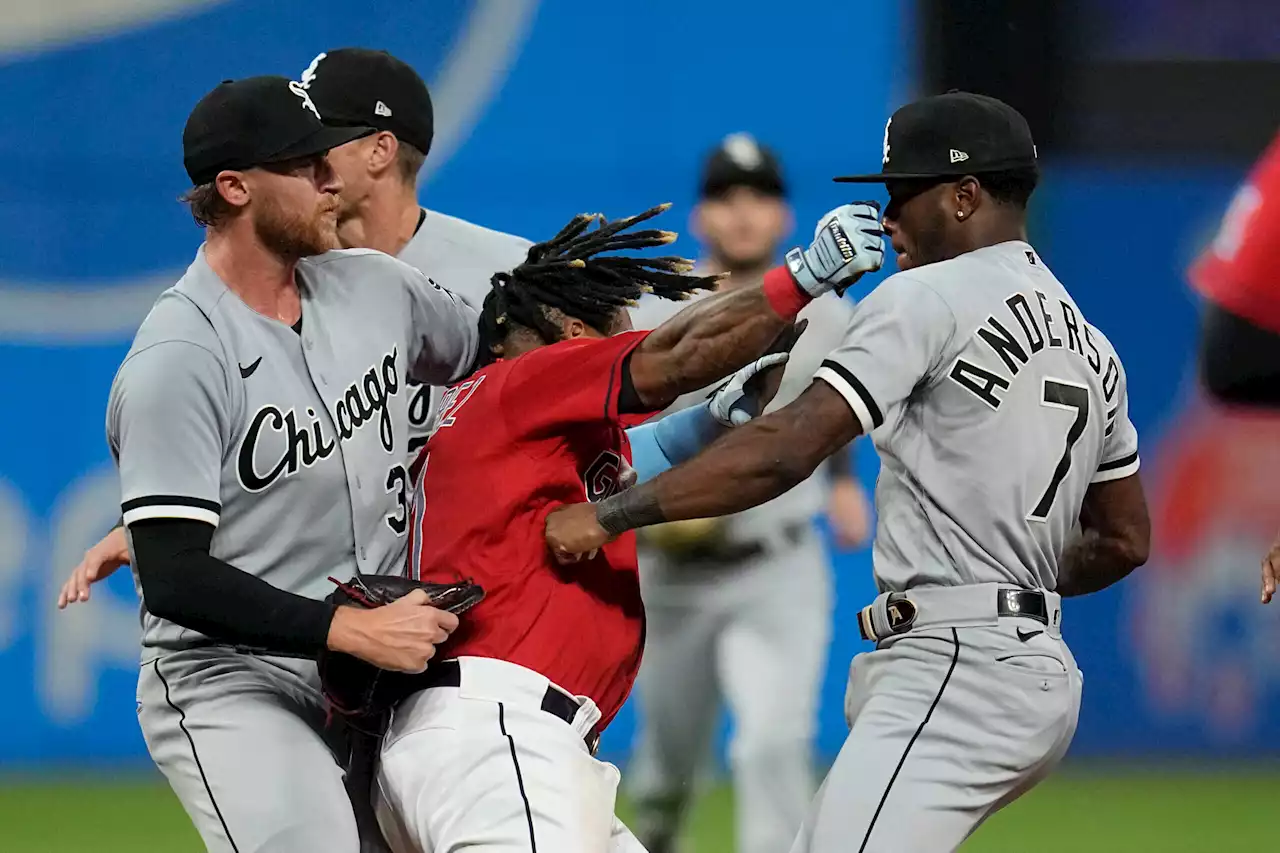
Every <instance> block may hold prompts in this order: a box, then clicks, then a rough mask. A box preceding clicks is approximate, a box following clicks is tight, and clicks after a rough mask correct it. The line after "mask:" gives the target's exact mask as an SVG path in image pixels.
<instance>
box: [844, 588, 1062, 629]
mask: <svg viewBox="0 0 1280 853" xmlns="http://www.w3.org/2000/svg"><path fill="white" fill-rule="evenodd" d="M872 609H873V608H872V607H870V606H868V607H865V608H863V610H862V611H861V612H860V613H859V616H858V632H859V633H860V634H861V635H862V639H864V640H868V641H872V640H875V639H876V637H874V636H873V635H872V633H870V632H869V631H868V627H867V624H866V621H865V620H866V619H868V618H871V617H870V611H871V610H872ZM883 615H884V617H885V621H887V623H888V626H887V627H888V633H886V634H884V636H888V635H889V634H905V633H906V632H907V631H910V630H911V629H912V627H914V626H915V622H916V604H915V602H914V601H912V600H911V594H910V593H909V592H895V593H893V594H892V595H890V596H889V598H888V601H887V602H886V604H885V613H884V614H883ZM996 616H1013V617H1020V618H1023V619H1034V620H1036V621H1037V622H1041V623H1043V624H1044V625H1046V626H1048V625H1049V604H1048V602H1047V601H1045V598H1044V593H1043V592H1041V591H1040V590H1038V589H1012V588H1009V589H1001V590H998V591H997V592H996ZM878 630H879V629H878ZM884 636H882V637H880V639H884Z"/></svg>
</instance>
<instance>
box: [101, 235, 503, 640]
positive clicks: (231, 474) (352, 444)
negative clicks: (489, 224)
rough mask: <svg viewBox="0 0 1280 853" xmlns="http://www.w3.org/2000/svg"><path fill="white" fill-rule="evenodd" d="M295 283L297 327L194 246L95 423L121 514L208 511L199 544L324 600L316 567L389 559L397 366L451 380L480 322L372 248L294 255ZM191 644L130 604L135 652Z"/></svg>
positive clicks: (400, 396) (399, 521)
mask: <svg viewBox="0 0 1280 853" xmlns="http://www.w3.org/2000/svg"><path fill="white" fill-rule="evenodd" d="M297 279H298V282H299V290H300V291H301V296H302V325H301V330H300V332H299V331H295V330H294V329H292V328H290V327H288V326H286V325H284V324H283V323H280V322H277V321H275V320H272V319H270V318H268V317H265V316H263V315H261V314H259V313H257V312H256V311H254V310H252V309H251V308H249V307H248V306H247V305H245V303H244V302H242V301H241V300H240V299H239V297H237V296H236V294H235V293H233V292H232V291H230V290H229V289H228V288H227V287H226V285H225V284H223V283H222V281H221V280H220V279H219V278H218V276H217V275H216V274H215V273H214V272H213V270H212V269H210V267H209V265H208V263H207V262H206V261H205V256H204V249H203V247H201V249H200V251H199V252H198V253H197V255H196V258H195V261H194V262H193V263H192V264H191V266H190V267H189V268H188V269H187V272H186V274H185V275H183V277H182V279H181V280H180V281H178V283H177V284H176V285H175V286H173V287H172V288H170V289H169V290H167V291H165V292H164V293H163V294H162V295H161V296H160V298H159V299H158V300H157V302H156V304H155V306H154V307H153V308H152V310H151V312H150V313H149V314H148V315H147V318H146V319H145V320H144V321H143V323H142V326H141V328H139V330H138V333H137V336H136V338H135V339H134V342H133V346H132V347H131V348H130V350H129V353H128V355H127V356H126V357H125V360H124V362H123V364H122V365H121V367H120V369H119V371H118V372H117V374H116V377H115V380H114V382H113V383H112V386H111V394H110V398H109V401H108V407H107V436H108V441H109V443H110V446H111V450H112V453H113V454H114V455H115V457H116V461H117V464H118V465H119V469H120V482H121V492H122V508H123V510H124V521H125V524H126V526H128V525H130V524H133V523H134V522H137V521H139V520H142V519H148V518H190V519H198V520H200V521H206V522H208V523H210V524H213V525H216V526H217V529H216V531H215V533H214V536H213V543H212V547H211V553H212V554H213V556H215V557H217V558H219V559H222V560H225V561H227V562H228V563H230V564H232V565H233V566H236V567H237V568H239V569H242V570H244V571H246V572H249V573H251V574H254V575H257V576H258V577H260V578H262V579H263V580H265V581H267V582H269V583H271V584H272V585H274V586H276V587H279V588H281V589H285V590H289V591H291V592H295V593H298V594H300V595H305V596H310V597H313V598H320V597H323V596H324V595H326V594H327V593H328V592H329V591H330V589H331V588H332V586H331V584H330V583H329V582H328V581H327V580H326V578H327V576H328V575H334V576H335V577H348V576H350V575H351V574H352V573H353V572H354V571H355V570H356V569H357V568H359V570H360V571H362V572H366V573H371V574H375V573H387V572H392V571H400V570H401V569H402V567H403V564H404V549H405V541H406V540H405V530H406V524H407V522H408V489H409V483H408V474H407V472H406V468H405V460H406V446H407V444H408V394H407V392H406V389H405V387H404V384H405V376H406V374H407V373H409V374H412V375H413V376H414V377H415V378H417V379H419V380H421V381H422V382H426V383H430V384H437V385H443V384H446V383H448V382H451V381H453V380H455V379H457V378H459V377H460V376H461V375H462V374H463V373H465V372H466V371H467V370H468V369H469V367H470V365H471V364H472V362H473V361H474V358H475V355H476V351H477V344H478V341H477V338H478V331H477V323H476V314H475V312H474V311H473V310H472V309H471V308H470V307H468V306H467V305H465V304H464V303H463V302H462V301H461V300H460V299H458V298H457V297H455V296H453V295H452V294H451V293H449V292H448V291H446V290H444V289H442V288H441V287H440V286H439V285H437V284H435V282H433V281H432V280H431V279H429V278H427V277H426V276H425V275H423V274H422V273H421V272H419V271H418V270H416V269H414V268H413V267H411V266H409V265H407V264H405V263H402V262H400V261H398V260H396V259H395V258H392V257H389V256H388V255H384V254H382V253H381V252H374V251H370V250H364V249H353V250H344V251H334V252H329V253H326V254H323V255H319V256H317V257H314V258H308V259H305V260H303V261H301V262H299V264H298V266H297ZM199 639H200V637H199V635H198V634H196V633H195V632H193V631H190V630H188V629H184V628H181V627H179V626H177V625H174V624H172V623H169V622H167V621H165V620H162V619H157V618H155V617H153V616H151V615H150V614H148V613H146V612H145V606H144V612H143V645H144V647H147V648H154V647H161V648H181V647H183V646H186V645H189V644H191V643H193V642H198V641H199Z"/></svg>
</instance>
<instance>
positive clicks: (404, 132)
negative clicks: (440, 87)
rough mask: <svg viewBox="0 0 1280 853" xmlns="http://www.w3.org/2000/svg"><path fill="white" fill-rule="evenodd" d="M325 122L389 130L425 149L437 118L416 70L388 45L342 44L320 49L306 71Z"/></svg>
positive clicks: (305, 77) (305, 79)
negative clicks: (371, 47)
mask: <svg viewBox="0 0 1280 853" xmlns="http://www.w3.org/2000/svg"><path fill="white" fill-rule="evenodd" d="M301 83H302V85H303V87H304V88H305V89H306V90H307V92H309V93H310V95H311V98H312V99H313V100H314V101H315V104H316V106H317V107H318V108H319V109H320V116H321V118H323V119H324V121H325V123H326V124H331V125H334V126H337V127H346V126H354V127H360V126H364V127H373V128H377V129H378V130H388V131H390V132H392V133H394V134H395V135H396V137H397V138H398V139H402V140H404V141H405V142H407V143H409V144H410V145H412V146H413V147H414V148H416V149H418V150H419V151H421V152H422V153H423V154H426V153H427V152H428V151H430V150H431V139H432V137H433V135H434V133H435V118H434V112H433V111H432V108H431V93H430V92H428V91H427V84H426V83H424V82H423V80H422V77H420V76H419V75H418V72H417V71H414V70H413V68H412V67H411V66H410V65H409V64H408V63H405V62H402V61H400V60H399V59H396V58H395V57H394V56H392V55H391V54H389V53H387V52H386V51H385V50H368V49H366V48H362V47H343V48H339V49H338V50H330V51H326V52H325V53H322V54H320V55H319V56H317V57H316V58H315V59H313V60H311V64H310V65H308V66H307V69H306V70H305V71H303V72H302V79H301Z"/></svg>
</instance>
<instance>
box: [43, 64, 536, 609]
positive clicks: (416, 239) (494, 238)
mask: <svg viewBox="0 0 1280 853" xmlns="http://www.w3.org/2000/svg"><path fill="white" fill-rule="evenodd" d="M296 85H297V86H298V87H299V88H300V89H302V90H303V91H305V92H306V93H307V94H308V95H309V96H310V98H311V100H312V103H314V104H315V105H316V107H317V109H318V110H319V111H320V114H321V116H322V117H323V119H324V121H325V123H326V124H330V125H333V126H336V127H361V126H363V127H371V128H374V129H375V130H376V131H377V132H376V133H371V134H369V135H367V136H362V137H360V138H359V139H355V140H352V141H351V142H347V143H345V144H343V145H339V146H337V147H336V148H334V149H333V150H332V151H330V152H329V163H330V164H331V165H332V167H333V169H334V171H336V172H337V173H338V177H339V178H341V179H342V183H343V188H342V193H341V194H340V195H339V197H338V242H339V244H340V245H341V246H342V247H343V248H348V249H356V248H359V249H378V250H380V251H384V252H386V253H387V254H390V255H396V256H397V257H399V258H400V260H402V261H404V262H405V263H407V264H409V265H411V266H413V267H416V268H417V269H419V270H423V271H426V272H428V273H429V274H430V275H432V276H433V277H435V278H436V279H437V280H438V281H441V282H447V283H448V284H449V289H450V292H452V293H453V294H454V295H455V296H458V297H461V299H462V301H463V302H465V303H467V304H468V305H469V306H471V307H472V308H474V309H475V310H476V311H477V312H479V310H480V307H481V303H482V302H483V301H484V296H485V294H486V293H488V292H489V279H490V277H491V276H492V275H493V273H494V272H496V271H498V270H509V269H513V268H515V267H516V266H517V265H518V264H520V262H521V261H523V260H524V258H525V255H526V253H527V252H528V250H529V246H530V245H532V244H531V243H530V242H529V241H528V240H525V239H524V238H522V237H516V236H514V235H512V234H504V233H502V232H500V231H494V230H492V229H489V228H485V227H483V226H480V225H475V224H473V223H471V222H467V221H466V220H463V219H458V218H457V217H453V216H449V215H447V214H444V213H438V212H436V211H434V210H428V209H426V208H424V207H421V206H420V205H419V204H418V196H417V183H418V173H419V171H420V170H421V168H422V164H423V161H424V159H425V157H426V155H427V153H428V151H429V150H430V148H431V140H432V136H433V132H434V114H433V111H432V106H431V96H430V94H429V92H428V90H427V85H426V83H425V82H423V80H422V78H421V77H420V76H419V75H418V73H417V72H416V71H414V70H413V68H412V67H411V66H409V65H407V64H406V63H404V62H402V61H400V60H399V59H396V58H395V57H393V56H391V55H390V54H388V53H386V52H385V51H380V50H366V49H363V48H340V49H338V50H331V51H327V52H326V53H321V54H319V55H318V56H317V57H316V58H315V59H313V60H312V61H311V63H310V64H309V65H308V66H307V68H306V69H305V70H304V71H303V72H302V75H301V76H300V78H299V80H298V82H297V84H296ZM405 383H406V386H407V394H408V398H409V441H408V443H407V446H406V447H405V451H406V462H405V468H406V470H407V471H408V472H409V474H410V477H411V479H412V478H413V474H414V471H415V469H414V465H413V463H414V462H415V461H416V460H417V459H418V455H419V454H418V450H419V449H420V448H421V447H422V445H423V444H425V443H426V440H427V436H428V434H429V433H430V426H431V422H432V414H433V413H434V412H435V411H436V409H437V404H438V402H439V398H440V396H441V395H442V394H443V389H441V388H438V387H436V386H432V385H424V384H422V383H420V382H418V381H417V380H416V379H414V378H413V377H412V376H411V375H406V377H405ZM128 560H129V550H128V543H127V542H126V541H125V536H124V528H123V527H122V526H119V527H116V528H115V529H114V530H112V531H111V532H110V533H108V534H107V535H106V536H105V537H103V539H102V540H101V541H100V542H98V543H97V544H96V545H94V546H93V547H92V548H90V549H89V550H88V551H87V552H86V553H85V555H84V559H83V560H82V561H81V562H80V563H79V564H78V565H77V566H75V567H74V568H73V569H72V570H71V573H70V575H69V576H68V578H67V581H66V583H65V584H64V585H63V587H62V589H61V590H60V592H59V596H58V606H59V607H60V608H64V607H66V606H67V605H68V604H72V603H76V602H84V601H88V600H89V596H90V588H91V587H92V585H93V584H95V583H97V582H99V581H101V580H104V579H106V578H107V577H109V576H110V575H111V573H112V572H114V571H115V570H116V569H118V568H120V567H121V566H124V565H127V564H128Z"/></svg>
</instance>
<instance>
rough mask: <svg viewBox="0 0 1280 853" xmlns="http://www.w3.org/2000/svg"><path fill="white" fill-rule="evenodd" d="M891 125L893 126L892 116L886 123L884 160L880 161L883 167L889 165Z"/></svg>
mask: <svg viewBox="0 0 1280 853" xmlns="http://www.w3.org/2000/svg"><path fill="white" fill-rule="evenodd" d="M891 124H893V117H892V116H890V117H889V120H888V121H886V122H885V123H884V158H883V159H881V161H880V165H882V166H888V165H889V125H891Z"/></svg>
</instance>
